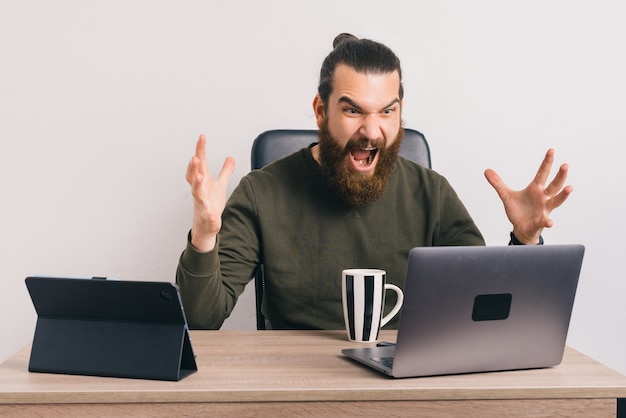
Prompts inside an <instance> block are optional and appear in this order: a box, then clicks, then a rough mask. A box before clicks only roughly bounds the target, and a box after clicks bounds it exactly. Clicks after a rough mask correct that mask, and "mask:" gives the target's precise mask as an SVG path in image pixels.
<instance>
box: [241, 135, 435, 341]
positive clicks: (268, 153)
mask: <svg viewBox="0 0 626 418" xmlns="http://www.w3.org/2000/svg"><path fill="white" fill-rule="evenodd" d="M317 141H318V139H317V130H304V129H292V130H290V129H276V130H271V131H265V132H263V133H262V134H260V135H259V136H257V137H256V139H255V140H254V143H253V144H252V153H251V163H252V169H253V170H257V169H260V168H263V167H265V166H266V165H267V164H269V163H271V162H272V161H275V160H278V159H280V158H283V157H286V156H288V155H290V154H293V153H294V152H296V151H299V150H301V149H302V148H305V147H307V146H309V145H310V144H312V143H313V142H317ZM400 155H401V156H402V157H404V158H406V159H408V160H411V161H413V162H415V163H417V164H419V165H421V166H424V167H427V168H431V160H430V148H429V147H428V142H426V138H424V135H422V133H421V132H418V131H416V130H414V129H405V130H404V141H402V147H401V148H400ZM254 288H255V293H256V327H257V329H259V330H264V329H267V324H266V318H265V316H264V315H263V313H262V312H261V304H262V302H263V292H264V288H265V282H264V278H263V266H262V265H261V266H258V268H257V270H256V272H255V274H254Z"/></svg>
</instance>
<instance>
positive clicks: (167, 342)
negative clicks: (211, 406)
mask: <svg viewBox="0 0 626 418" xmlns="http://www.w3.org/2000/svg"><path fill="white" fill-rule="evenodd" d="M26 286H27V288H28V291H29V293H30V296H31V299H32V301H33V305H34V306H35V310H36V311H37V315H38V319H37V325H36V329H35V336H34V339H33V345H32V351H31V355H30V362H29V366H28V370H29V371H31V372H44V373H63V374H79V375H90V376H110V377H126V378H139V379H155V380H169V381H178V380H181V379H182V378H184V377H186V376H188V375H190V374H192V373H194V372H196V371H197V366H196V361H195V356H194V354H193V349H192V346H191V341H190V339H189V332H188V328H187V322H186V319H185V314H184V311H183V308H182V303H181V300H180V296H179V293H178V288H177V287H176V285H175V284H173V283H166V282H141V281H120V280H110V279H103V278H93V279H75V278H56V277H28V278H26Z"/></svg>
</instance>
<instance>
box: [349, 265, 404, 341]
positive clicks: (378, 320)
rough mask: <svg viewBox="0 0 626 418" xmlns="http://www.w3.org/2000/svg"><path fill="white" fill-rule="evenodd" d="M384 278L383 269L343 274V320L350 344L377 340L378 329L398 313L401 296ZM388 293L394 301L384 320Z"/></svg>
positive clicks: (401, 300) (402, 296) (350, 271)
mask: <svg viewBox="0 0 626 418" xmlns="http://www.w3.org/2000/svg"><path fill="white" fill-rule="evenodd" d="M386 276H387V275H386V272H385V270H378V269H348V270H343V271H342V273H341V279H342V280H341V290H342V292H341V296H342V301H343V317H344V320H345V323H346V332H347V334H348V339H349V340H350V341H357V342H374V341H376V340H377V339H378V331H379V330H380V328H382V327H383V326H385V324H387V323H388V322H389V321H390V320H391V319H392V318H393V317H394V316H396V314H397V313H398V312H399V311H400V308H401V307H402V302H403V301H404V294H403V293H402V290H400V288H399V287H398V286H396V285H393V284H390V283H387V282H386ZM387 290H393V291H394V292H396V294H397V301H396V305H395V306H394V307H393V309H392V310H391V311H390V312H389V313H388V314H387V315H386V316H385V317H383V308H384V306H385V294H386V292H387Z"/></svg>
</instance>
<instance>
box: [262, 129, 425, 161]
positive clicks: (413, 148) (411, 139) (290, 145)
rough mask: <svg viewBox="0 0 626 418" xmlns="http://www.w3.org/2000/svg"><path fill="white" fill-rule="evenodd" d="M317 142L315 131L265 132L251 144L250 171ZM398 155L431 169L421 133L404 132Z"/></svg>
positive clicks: (286, 130) (412, 130)
mask: <svg viewBox="0 0 626 418" xmlns="http://www.w3.org/2000/svg"><path fill="white" fill-rule="evenodd" d="M313 142H317V130H304V129H293V130H289V129H277V130H272V131H265V132H263V133H262V134H260V135H259V136H257V137H256V139H255V140H254V142H253V144H252V153H251V163H252V169H253V170H257V169H259V168H263V167H265V166H266V165H267V164H269V163H271V162H272V161H274V160H278V159H280V158H282V157H286V156H288V155H289V154H293V153H294V152H296V151H298V150H300V149H302V148H304V147H307V146H308V145H310V144H312V143H313ZM400 155H401V156H402V157H404V158H406V159H408V160H411V161H414V162H416V163H417V164H419V165H421V166H424V167H427V168H431V161H430V148H429V147H428V142H426V138H424V135H422V133H421V132H418V131H416V130H414V129H405V130H404V141H403V142H402V148H400Z"/></svg>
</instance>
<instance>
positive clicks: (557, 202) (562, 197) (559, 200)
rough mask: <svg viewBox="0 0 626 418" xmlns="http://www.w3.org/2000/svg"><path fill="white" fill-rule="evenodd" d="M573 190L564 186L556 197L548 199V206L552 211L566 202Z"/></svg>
mask: <svg viewBox="0 0 626 418" xmlns="http://www.w3.org/2000/svg"><path fill="white" fill-rule="evenodd" d="M573 191H574V188H573V187H572V186H566V187H564V188H563V190H561V191H560V192H559V193H558V194H557V195H556V196H554V197H553V198H552V199H550V206H551V207H552V209H556V208H558V207H559V206H561V205H562V204H563V202H565V201H566V200H567V198H568V197H569V196H570V195H571V194H572V192H573Z"/></svg>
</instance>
